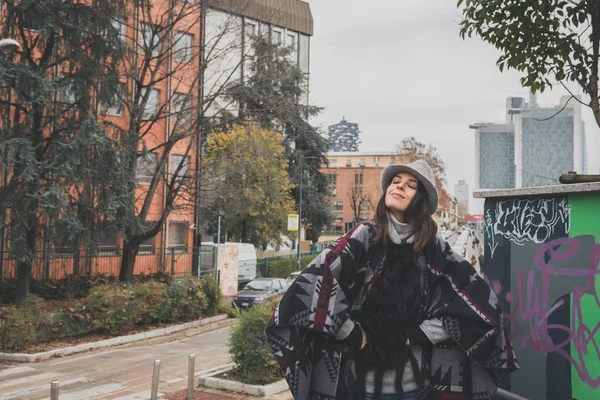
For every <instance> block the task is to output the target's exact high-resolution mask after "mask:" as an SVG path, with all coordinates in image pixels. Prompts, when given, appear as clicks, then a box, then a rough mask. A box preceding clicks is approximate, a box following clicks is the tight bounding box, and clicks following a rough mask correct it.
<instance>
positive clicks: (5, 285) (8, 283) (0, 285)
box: [0, 272, 173, 304]
mask: <svg viewBox="0 0 600 400" xmlns="http://www.w3.org/2000/svg"><path fill="white" fill-rule="evenodd" d="M172 280H173V277H172V276H170V275H169V274H166V273H164V272H157V273H154V274H148V275H135V276H134V277H133V281H134V283H146V282H160V283H169V282H171V281H172ZM116 281H117V277H116V276H107V275H102V274H95V275H67V276H65V277H63V278H61V279H38V280H32V281H31V286H30V293H31V294H33V295H37V296H39V297H41V298H43V299H44V300H71V299H82V298H84V297H87V296H88V295H89V293H90V290H91V289H92V288H93V287H96V286H102V285H107V284H110V283H115V282H116ZM15 293H16V280H15V279H1V280H0V304H10V303H12V302H13V300H14V298H15Z"/></svg>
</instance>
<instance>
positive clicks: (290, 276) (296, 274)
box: [285, 271, 300, 285]
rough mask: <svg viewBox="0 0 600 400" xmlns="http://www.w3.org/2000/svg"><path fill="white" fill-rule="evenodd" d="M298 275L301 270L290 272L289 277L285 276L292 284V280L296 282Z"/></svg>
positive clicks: (289, 283)
mask: <svg viewBox="0 0 600 400" xmlns="http://www.w3.org/2000/svg"><path fill="white" fill-rule="evenodd" d="M298 275H300V271H294V272H292V273H291V274H289V275H288V277H287V278H285V280H286V282H287V283H288V285H291V284H292V282H294V281H295V280H296V278H297V277H298Z"/></svg>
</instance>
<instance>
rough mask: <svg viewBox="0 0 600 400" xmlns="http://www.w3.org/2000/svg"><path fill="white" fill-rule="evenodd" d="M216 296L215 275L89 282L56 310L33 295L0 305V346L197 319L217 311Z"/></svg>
mask: <svg viewBox="0 0 600 400" xmlns="http://www.w3.org/2000/svg"><path fill="white" fill-rule="evenodd" d="M220 300H221V291H220V289H219V287H218V285H217V283H216V280H215V279H214V277H207V278H205V279H202V280H200V281H199V280H197V279H195V278H185V279H181V280H177V281H171V282H169V283H162V282H158V281H156V280H147V281H146V282H144V283H125V284H123V283H119V284H115V283H112V284H105V285H100V286H93V288H92V290H91V292H90V294H89V295H88V296H87V297H86V298H84V299H81V300H80V301H79V302H77V303H76V304H74V305H69V307H68V308H66V307H64V308H66V309H64V308H61V310H60V311H58V312H50V311H49V309H48V307H47V304H46V301H45V300H43V299H42V298H40V297H37V296H33V295H32V296H29V297H28V298H27V300H26V302H25V303H24V304H23V307H22V308H15V307H12V306H11V307H6V308H4V309H0V346H1V347H2V348H15V347H17V348H18V347H25V346H27V345H29V344H32V343H36V342H42V341H45V340H48V339H64V338H72V337H77V336H83V335H87V334H91V333H109V334H111V335H115V334H124V333H127V332H128V331H130V330H131V329H133V328H134V327H135V326H139V325H151V324H157V323H163V322H177V321H190V320H196V319H198V318H200V317H201V316H202V315H213V314H216V313H217V312H218V311H219V306H220Z"/></svg>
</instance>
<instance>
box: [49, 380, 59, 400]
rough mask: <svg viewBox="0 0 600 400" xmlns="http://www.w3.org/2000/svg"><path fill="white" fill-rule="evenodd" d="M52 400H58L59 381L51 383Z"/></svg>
mask: <svg viewBox="0 0 600 400" xmlns="http://www.w3.org/2000/svg"><path fill="white" fill-rule="evenodd" d="M50 400H58V381H52V382H51V383H50Z"/></svg>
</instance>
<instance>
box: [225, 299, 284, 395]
mask: <svg viewBox="0 0 600 400" xmlns="http://www.w3.org/2000/svg"><path fill="white" fill-rule="evenodd" d="M276 306H277V303H275V302H268V303H265V304H262V305H260V306H256V307H252V308H251V309H249V310H248V311H242V312H239V314H238V315H239V316H238V323H237V325H235V326H234V327H233V328H232V330H231V337H230V339H229V353H231V355H232V357H233V361H234V362H235V363H236V364H237V368H236V371H235V372H236V375H237V376H238V378H239V379H240V380H241V381H242V382H245V383H250V384H265V383H271V382H274V381H276V380H279V379H281V374H280V370H279V366H278V364H277V361H276V360H275V358H274V356H273V353H272V352H271V348H270V347H269V345H268V343H267V338H266V336H265V328H266V327H267V324H268V323H269V321H270V320H271V316H272V315H273V311H274V310H275V307H276Z"/></svg>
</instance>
